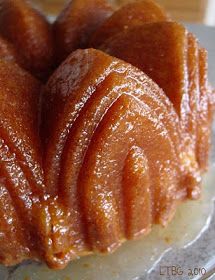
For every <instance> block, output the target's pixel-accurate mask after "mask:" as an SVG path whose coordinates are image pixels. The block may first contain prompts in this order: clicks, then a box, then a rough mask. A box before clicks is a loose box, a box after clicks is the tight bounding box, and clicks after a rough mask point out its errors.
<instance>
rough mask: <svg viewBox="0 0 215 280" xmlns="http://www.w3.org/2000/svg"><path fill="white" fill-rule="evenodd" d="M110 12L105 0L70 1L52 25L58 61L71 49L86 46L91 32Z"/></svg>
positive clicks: (110, 8) (111, 9)
mask: <svg viewBox="0 0 215 280" xmlns="http://www.w3.org/2000/svg"><path fill="white" fill-rule="evenodd" d="M112 12H113V8H112V7H111V6H110V5H109V4H108V1H106V0H88V1H84V0H72V1H70V2H69V3H68V4H67V6H66V7H65V8H64V10H63V11H62V12H61V13H60V15H59V16H58V18H57V19H56V21H55V23H54V26H53V30H54V36H55V44H56V50H57V57H58V62H59V63H60V62H61V61H63V60H64V59H65V58H66V57H67V56H68V55H69V54H70V53H71V52H72V51H75V50H76V49H79V48H86V47H87V45H88V40H89V38H90V37H91V35H92V33H93V32H94V31H95V30H96V29H97V28H98V27H99V26H100V25H101V24H102V23H103V22H104V20H105V19H106V18H108V17H109V16H110V15H111V14H112Z"/></svg>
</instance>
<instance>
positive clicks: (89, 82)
mask: <svg viewBox="0 0 215 280" xmlns="http://www.w3.org/2000/svg"><path fill="white" fill-rule="evenodd" d="M0 7H1V9H0V215H1V219H0V262H1V263H2V264H5V265H14V264H18V263H20V262H21V261H23V260H27V259H32V260H39V261H44V262H46V263H47V264H48V266H49V267H51V268H58V269H61V268H64V267H65V266H66V265H67V264H68V263H69V262H70V261H71V260H72V259H76V258H78V257H80V256H83V255H87V254H92V253H110V252H113V251H114V250H115V249H116V248H118V247H119V246H120V245H121V244H122V243H123V242H125V241H126V240H129V239H135V238H138V237H139V236H143V235H146V234H148V233H149V232H150V231H151V229H152V226H153V224H160V225H162V226H166V225H167V224H168V223H169V222H170V221H171V219H172V218H173V217H174V214H175V211H176V209H177V205H178V204H179V203H180V202H182V201H184V200H186V199H197V198H199V196H200V194H201V177H202V174H203V172H205V171H206V169H207V165H208V154H209V148H210V136H211V123H212V120H213V112H214V104H215V91H214V90H213V89H212V87H211V86H210V84H209V83H208V77H207V76H208V74H207V52H206V50H204V49H203V48H201V47H200V46H199V43H198V41H197V39H196V38H195V36H194V35H193V34H191V33H189V32H188V31H187V30H186V29H185V28H184V27H183V26H182V25H180V24H178V23H175V22H173V21H171V20H170V19H169V17H168V16H167V15H166V13H165V12H164V11H163V10H162V8H161V7H159V6H158V5H157V4H156V3H154V2H153V1H150V0H142V1H136V2H133V3H129V4H128V5H126V6H124V7H122V8H119V9H117V10H116V11H115V9H116V6H111V5H110V4H109V3H106V2H105V1H102V0H90V1H88V2H87V3H85V1H83V0H75V1H74V0H73V1H71V2H69V4H68V6H67V8H66V9H64V11H63V12H62V13H61V14H60V16H59V17H58V18H57V19H56V21H55V22H54V23H53V26H52V28H51V26H50V24H49V23H48V22H47V20H46V19H45V17H43V16H41V15H40V13H39V12H37V11H36V10H34V8H32V7H31V6H30V4H29V3H28V2H27V1H25V0H17V1H15V0H7V1H6V0H0ZM53 38H54V39H53ZM90 47H94V48H90ZM78 48H81V49H78ZM63 59H65V60H64V61H63V62H62V63H61V64H60V66H58V67H57V68H56V69H55V71H54V72H53V71H52V70H53V67H56V65H57V64H58V63H60V62H61V61H62V60H63ZM50 73H51V74H50ZM37 78H39V79H40V80H41V81H42V82H43V83H44V84H42V82H40V81H38V80H37ZM47 78H48V81H47Z"/></svg>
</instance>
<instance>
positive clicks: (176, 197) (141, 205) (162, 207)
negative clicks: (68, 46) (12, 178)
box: [43, 49, 198, 255]
mask: <svg viewBox="0 0 215 280" xmlns="http://www.w3.org/2000/svg"><path fill="white" fill-rule="evenodd" d="M43 114H44V116H45V119H46V121H45V123H44V127H43V134H44V139H45V143H46V149H45V157H44V158H45V162H44V170H45V184H46V187H47V189H48V191H49V194H50V195H53V196H58V197H59V200H60V201H61V203H62V204H63V205H66V206H67V209H68V211H69V212H70V221H69V222H68V223H69V236H70V240H68V245H67V246H66V247H65V248H72V249H71V250H72V251H73V254H80V253H81V252H82V251H99V252H110V251H112V250H113V249H115V248H116V247H118V246H119V245H120V244H121V242H122V241H123V240H125V239H130V238H135V237H136V236H138V235H140V234H143V233H148V232H149V231H150V229H151V225H152V224H153V223H160V224H162V225H166V224H167V223H168V222H169V221H170V220H171V218H172V217H173V215H174V211H175V208H176V205H177V203H178V202H179V201H180V200H182V199H184V198H186V196H187V188H188V187H189V184H188V185H184V182H188V180H187V175H186V171H185V169H186V166H184V165H183V162H186V156H187V155H186V153H185V152H184V151H183V150H182V149H183V143H182V140H181V139H182V137H183V134H182V130H181V127H180V124H179V118H178V116H177V114H176V113H175V111H174V109H173V106H172V104H171V102H170V101H169V100H168V98H167V97H166V96H165V94H164V93H163V92H162V91H161V90H160V89H159V88H158V87H157V86H156V84H154V83H153V82H152V80H150V79H149V78H148V77H147V76H146V75H144V74H143V73H142V72H141V71H139V70H138V69H136V68H134V67H132V66H131V65H129V64H126V63H124V62H122V61H120V60H118V59H115V58H113V57H110V56H108V55H106V54H104V53H102V52H100V51H96V50H93V49H89V50H83V51H80V50H79V51H76V52H74V53H73V54H72V55H70V56H69V57H68V58H67V60H66V61H65V62H64V63H63V64H62V65H61V66H60V67H59V68H58V70H57V71H56V72H55V73H54V74H53V76H52V77H51V78H50V80H49V82H48V84H47V87H46V92H45V99H44V110H43ZM160 147H162V149H161V148H160ZM191 175H192V176H193V177H192V179H193V180H194V181H195V180H196V178H195V176H196V174H195V173H194V174H189V179H190V176H191ZM197 181H198V180H197ZM197 183H198V182H196V184H197ZM143 209H145V211H144V213H145V214H144V216H143V215H141V211H143ZM64 255H65V252H64Z"/></svg>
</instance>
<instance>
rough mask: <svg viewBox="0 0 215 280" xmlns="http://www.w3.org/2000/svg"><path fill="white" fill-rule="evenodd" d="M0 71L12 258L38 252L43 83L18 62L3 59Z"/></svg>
mask: <svg viewBox="0 0 215 280" xmlns="http://www.w3.org/2000/svg"><path fill="white" fill-rule="evenodd" d="M0 73H1V74H0V92H1V94H0V170H1V172H0V173H1V176H0V178H1V181H0V188H1V195H0V204H1V207H0V209H1V210H0V211H1V213H2V215H1V219H0V223H1V225H0V248H1V250H0V260H1V262H3V263H5V264H13V263H17V262H19V261H21V260H22V259H24V258H29V257H30V256H32V255H33V256H34V255H35V253H34V252H35V248H34V246H35V242H34V239H33V236H32V233H33V230H35V229H34V226H33V224H32V219H33V207H36V204H37V203H38V202H39V197H40V196H41V195H42V194H43V195H44V185H43V171H42V167H41V154H40V148H39V138H38V103H39V96H40V87H41V85H40V83H38V82H37V81H36V80H35V79H34V78H32V77H31V76H30V75H29V74H28V73H26V72H24V71H23V70H22V69H20V68H19V67H18V66H17V65H15V64H13V63H9V62H3V61H0ZM8 77H10V79H8ZM14 120H15V121H14ZM34 205H35V206H34ZM34 235H36V233H34ZM7 240H9V241H8V242H7Z"/></svg>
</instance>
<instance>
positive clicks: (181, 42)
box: [98, 22, 214, 170]
mask: <svg viewBox="0 0 215 280" xmlns="http://www.w3.org/2000/svg"><path fill="white" fill-rule="evenodd" d="M98 47H99V49H101V50H103V51H105V52H107V53H109V54H111V55H113V56H116V57H118V58H120V59H123V60H124V61H127V62H129V63H131V64H132V65H134V66H136V67H138V68H139V69H141V70H142V71H144V72H145V73H146V74H148V75H149V77H151V78H152V79H153V80H154V81H155V82H157V84H158V85H159V86H160V87H161V88H162V89H163V90H164V92H165V93H166V95H167V96H168V97H169V98H170V100H171V102H172V103H173V105H174V107H175V109H176V111H177V113H178V115H179V117H180V122H181V125H182V127H183V131H184V132H185V133H186V138H187V139H186V141H185V146H189V147H190V146H191V145H192V146H193V153H192V155H191V157H196V158H197V159H198V164H199V166H200V168H201V169H202V170H205V169H206V167H207V162H208V151H209V146H210V145H209V143H210V136H209V134H210V129H208V125H209V126H211V119H210V118H209V112H208V108H209V103H210V101H209V100H211V99H214V97H213V96H212V95H213V94H212V92H211V90H210V88H209V86H208V81H207V53H206V51H205V50H204V49H202V48H200V47H199V44H198V41H197V39H196V38H195V37H194V35H192V34H190V33H188V31H187V30H186V29H185V28H184V27H183V26H181V25H180V24H178V23H175V22H160V23H159V22H156V23H151V24H143V25H140V26H135V27H131V28H128V29H127V30H125V31H123V32H119V33H117V34H116V35H115V36H112V37H110V38H109V39H107V40H106V41H104V42H103V44H102V45H100V46H98ZM210 95H211V96H210ZM206 143H208V144H206ZM197 168H198V166H197V167H196V169H197Z"/></svg>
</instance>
